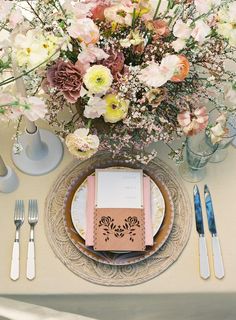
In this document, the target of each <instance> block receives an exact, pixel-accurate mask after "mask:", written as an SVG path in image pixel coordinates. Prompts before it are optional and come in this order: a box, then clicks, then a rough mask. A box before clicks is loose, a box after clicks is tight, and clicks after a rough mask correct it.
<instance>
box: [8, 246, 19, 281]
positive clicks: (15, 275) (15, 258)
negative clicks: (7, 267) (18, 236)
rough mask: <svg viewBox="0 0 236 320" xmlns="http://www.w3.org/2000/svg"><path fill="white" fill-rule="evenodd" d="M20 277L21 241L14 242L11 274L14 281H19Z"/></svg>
mask: <svg viewBox="0 0 236 320" xmlns="http://www.w3.org/2000/svg"><path fill="white" fill-rule="evenodd" d="M19 276H20V243H19V241H14V244H13V250H12V258H11V274H10V277H11V279H12V280H17V279H19Z"/></svg>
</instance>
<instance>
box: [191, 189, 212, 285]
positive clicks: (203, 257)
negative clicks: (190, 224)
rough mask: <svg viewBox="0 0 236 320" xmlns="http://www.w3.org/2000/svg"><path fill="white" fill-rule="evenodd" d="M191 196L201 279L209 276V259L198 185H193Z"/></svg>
mask: <svg viewBox="0 0 236 320" xmlns="http://www.w3.org/2000/svg"><path fill="white" fill-rule="evenodd" d="M193 198H194V209H195V219H196V229H197V232H198V234H199V240H198V241H199V260H200V261H199V262H200V275H201V277H202V278H203V279H207V278H209V277H210V268H209V259H208V254H207V246H206V239H205V233H204V226H203V217H202V205H201V198H200V194H199V189H198V186H197V185H195V186H194V188H193Z"/></svg>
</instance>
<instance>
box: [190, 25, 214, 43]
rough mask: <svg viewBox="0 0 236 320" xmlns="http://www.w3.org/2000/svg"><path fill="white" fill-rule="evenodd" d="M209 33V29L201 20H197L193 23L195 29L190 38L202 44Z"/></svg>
mask: <svg viewBox="0 0 236 320" xmlns="http://www.w3.org/2000/svg"><path fill="white" fill-rule="evenodd" d="M210 33H211V28H210V27H209V26H208V25H207V24H206V23H205V22H204V21H203V20H198V21H197V22H196V23H195V27H194V29H193V31H192V33H191V36H192V37H193V38H194V39H195V40H196V41H197V42H199V43H200V44H202V43H203V42H204V41H205V40H206V37H207V36H208V35H209V34H210Z"/></svg>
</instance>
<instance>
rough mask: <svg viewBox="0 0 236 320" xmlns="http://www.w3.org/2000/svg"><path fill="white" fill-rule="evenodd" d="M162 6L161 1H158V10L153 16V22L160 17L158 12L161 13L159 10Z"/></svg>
mask: <svg viewBox="0 0 236 320" xmlns="http://www.w3.org/2000/svg"><path fill="white" fill-rule="evenodd" d="M160 6H161V0H159V1H158V4H157V7H156V10H155V13H154V16H153V20H155V19H156V17H157V15H158V12H159V9H160Z"/></svg>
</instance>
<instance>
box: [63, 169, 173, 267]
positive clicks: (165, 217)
mask: <svg viewBox="0 0 236 320" xmlns="http://www.w3.org/2000/svg"><path fill="white" fill-rule="evenodd" d="M112 168H121V167H114V166H113V167H112ZM126 169H128V167H126ZM91 174H94V172H89V174H86V176H83V177H81V178H80V179H78V180H77V181H74V182H73V183H72V185H71V186H70V188H69V190H68V192H67V195H66V198H65V202H64V209H63V216H64V225H65V229H66V232H67V234H68V236H69V238H70V240H71V241H72V243H73V244H74V245H75V246H76V248H77V249H78V250H79V251H80V252H82V253H83V254H85V255H86V256H88V257H89V258H91V259H93V260H95V261H97V262H101V263H105V264H110V265H129V264H133V263H136V262H140V261H142V260H145V259H147V258H148V257H150V256H151V255H153V254H154V253H155V252H157V251H158V250H159V249H160V248H161V247H162V246H163V244H164V243H165V242H166V240H167V239H168V236H169V234H170V232H171V229H172V227H173V222H174V206H173V201H172V198H171V195H170V192H169V190H168V189H167V187H166V186H165V185H164V184H163V183H162V182H160V181H159V180H157V179H156V178H155V177H152V176H151V175H149V173H148V172H145V171H144V174H145V175H149V177H150V179H151V213H152V225H153V239H154V241H153V243H154V244H153V246H149V247H146V251H145V252H107V251H106V252H101V251H94V250H93V248H92V247H87V246H85V229H86V228H85V226H86V199H87V177H88V175H91Z"/></svg>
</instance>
